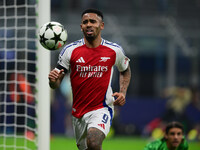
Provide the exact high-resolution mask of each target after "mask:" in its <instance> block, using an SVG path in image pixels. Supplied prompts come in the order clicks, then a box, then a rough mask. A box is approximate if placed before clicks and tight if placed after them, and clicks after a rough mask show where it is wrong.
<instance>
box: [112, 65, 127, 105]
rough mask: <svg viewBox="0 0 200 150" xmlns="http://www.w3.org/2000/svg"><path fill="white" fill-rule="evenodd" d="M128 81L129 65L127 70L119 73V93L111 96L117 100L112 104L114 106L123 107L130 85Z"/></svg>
mask: <svg viewBox="0 0 200 150" xmlns="http://www.w3.org/2000/svg"><path fill="white" fill-rule="evenodd" d="M130 79H131V69H130V65H129V66H128V68H127V69H126V70H125V71H123V72H120V83H119V84H120V91H119V92H115V93H114V94H113V96H115V97H117V99H116V100H115V102H114V105H119V106H123V105H124V104H125V103H126V99H125V98H126V92H127V89H128V86H129V83H130Z"/></svg>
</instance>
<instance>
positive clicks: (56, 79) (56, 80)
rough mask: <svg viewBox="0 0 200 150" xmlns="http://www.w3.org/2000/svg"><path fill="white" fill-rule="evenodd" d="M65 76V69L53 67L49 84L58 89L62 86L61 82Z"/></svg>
mask: <svg viewBox="0 0 200 150" xmlns="http://www.w3.org/2000/svg"><path fill="white" fill-rule="evenodd" d="M64 76H65V73H64V69H61V70H59V69H57V68H55V69H53V70H52V71H51V72H50V73H49V76H48V78H49V86H50V87H51V88H52V89H56V88H58V87H59V86H60V83H61V81H62V80H63V78H64Z"/></svg>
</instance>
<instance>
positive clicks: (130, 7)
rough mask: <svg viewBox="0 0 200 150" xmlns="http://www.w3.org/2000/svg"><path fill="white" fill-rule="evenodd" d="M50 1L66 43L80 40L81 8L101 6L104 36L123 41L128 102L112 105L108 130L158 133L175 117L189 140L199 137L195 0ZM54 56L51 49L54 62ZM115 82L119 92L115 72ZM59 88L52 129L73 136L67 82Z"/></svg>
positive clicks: (199, 33) (198, 4)
mask: <svg viewBox="0 0 200 150" xmlns="http://www.w3.org/2000/svg"><path fill="white" fill-rule="evenodd" d="M51 5H52V7H51V12H52V14H51V20H52V21H58V22H60V23H62V24H63V25H64V26H65V28H66V29H67V31H68V37H69V38H68V43H70V42H72V41H74V40H78V39H80V38H82V33H81V31H80V18H81V17H80V14H81V12H82V11H83V10H84V9H85V8H91V7H92V8H98V9H100V10H101V11H102V12H103V13H104V16H105V19H104V22H105V29H104V31H103V37H104V38H105V39H108V40H110V41H114V42H117V43H118V44H120V45H122V47H123V48H124V50H125V52H126V53H127V55H128V56H129V58H130V59H131V67H132V75H133V77H132V80H131V84H130V87H129V89H128V93H127V105H125V106H124V107H121V108H116V114H115V118H114V123H113V132H112V133H114V134H128V135H142V136H151V135H152V136H154V137H159V136H160V135H162V128H163V126H164V125H165V123H167V122H168V121H172V120H177V121H180V122H182V123H183V124H184V126H185V128H186V132H187V136H188V138H189V139H191V140H200V118H199V116H200V79H199V77H200V59H198V58H199V56H200V43H199V41H200V20H199V17H200V1H199V0H190V1H188V0H126V1H123V2H122V1H121V0H109V1H106V0H82V1H81V0H52V1H51ZM58 54H59V52H52V57H51V63H52V66H55V64H56V63H57V62H56V61H57V57H58ZM113 80H114V81H113V87H114V88H113V89H114V90H115V91H117V90H118V88H119V87H118V82H117V80H118V79H117V76H116V77H115V78H114V79H113ZM66 82H67V83H69V81H68V79H66ZM61 87H62V88H60V89H58V90H56V92H55V93H53V97H52V113H51V114H52V116H51V117H52V126H51V129H52V133H57V134H63V133H64V134H66V135H68V136H73V133H72V131H71V126H70V115H69V114H70V109H71V107H70V105H71V95H70V94H69V93H70V88H69V87H70V84H67V85H63V86H61ZM122 127H123V128H122ZM122 129H123V130H122Z"/></svg>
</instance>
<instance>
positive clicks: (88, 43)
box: [84, 37, 101, 48]
mask: <svg viewBox="0 0 200 150" xmlns="http://www.w3.org/2000/svg"><path fill="white" fill-rule="evenodd" d="M84 41H85V44H86V46H87V47H89V48H96V47H98V46H99V45H100V44H101V37H98V38H96V39H94V40H91V41H90V40H87V39H86V38H85V37H84Z"/></svg>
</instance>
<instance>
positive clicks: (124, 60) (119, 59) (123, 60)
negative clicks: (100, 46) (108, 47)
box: [115, 47, 130, 72]
mask: <svg viewBox="0 0 200 150" xmlns="http://www.w3.org/2000/svg"><path fill="white" fill-rule="evenodd" d="M129 61H130V59H129V58H128V57H127V56H125V54H124V52H123V49H122V48H121V47H120V48H119V49H118V50H117V51H116V62H115V65H116V66H117V68H118V70H119V71H120V72H123V71H125V70H126V69H127V68H128V65H129Z"/></svg>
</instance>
